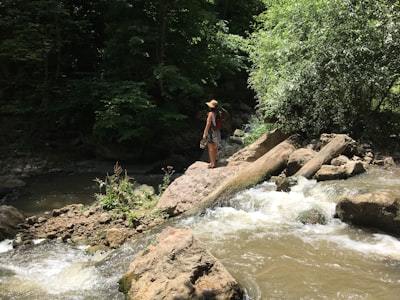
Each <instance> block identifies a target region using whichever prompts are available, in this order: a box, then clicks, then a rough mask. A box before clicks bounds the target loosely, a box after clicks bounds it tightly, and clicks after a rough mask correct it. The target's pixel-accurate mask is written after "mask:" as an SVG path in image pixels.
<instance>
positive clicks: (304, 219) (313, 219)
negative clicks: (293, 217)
mask: <svg viewBox="0 0 400 300" xmlns="http://www.w3.org/2000/svg"><path fill="white" fill-rule="evenodd" d="M297 219H298V220H299V221H300V222H301V223H303V224H321V225H326V217H325V215H324V214H323V213H322V212H320V211H319V210H317V209H315V208H312V209H309V210H305V211H303V212H301V213H300V214H299V216H298V217H297Z"/></svg>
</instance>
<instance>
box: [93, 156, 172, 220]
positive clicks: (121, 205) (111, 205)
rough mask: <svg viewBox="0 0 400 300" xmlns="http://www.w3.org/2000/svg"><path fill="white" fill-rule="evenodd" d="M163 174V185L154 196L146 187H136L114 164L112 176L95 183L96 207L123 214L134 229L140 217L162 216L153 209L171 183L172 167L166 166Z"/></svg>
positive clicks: (96, 180) (131, 179)
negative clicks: (97, 191)
mask: <svg viewBox="0 0 400 300" xmlns="http://www.w3.org/2000/svg"><path fill="white" fill-rule="evenodd" d="M163 171H164V172H165V175H164V178H163V183H162V184H161V185H160V186H159V193H158V195H156V194H155V193H154V191H153V190H152V189H150V188H149V187H148V186H145V185H144V186H138V185H137V183H136V182H135V181H134V179H133V178H132V177H129V176H128V174H127V172H126V170H125V171H124V170H123V169H122V167H121V166H120V165H119V164H118V163H116V164H115V166H114V174H112V175H108V174H107V176H106V179H105V180H101V179H99V178H96V179H95V182H96V183H97V184H98V185H99V188H100V190H102V192H101V193H96V194H95V198H96V201H97V203H98V205H99V206H100V207H101V208H102V209H104V210H107V211H111V210H112V211H115V212H124V213H126V214H127V220H128V222H129V225H130V226H132V227H134V226H136V224H138V222H139V221H138V219H139V218H140V217H141V216H144V215H146V216H148V217H149V216H163V217H166V215H164V214H163V213H161V212H160V211H158V210H157V209H156V208H155V207H156V205H157V203H158V200H159V197H160V196H161V195H162V193H163V192H164V191H165V189H166V188H167V187H168V185H169V184H170V183H171V176H172V175H173V174H174V172H175V171H174V170H173V167H171V166H168V167H167V168H166V169H164V168H163Z"/></svg>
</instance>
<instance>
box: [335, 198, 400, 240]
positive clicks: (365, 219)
mask: <svg viewBox="0 0 400 300" xmlns="http://www.w3.org/2000/svg"><path fill="white" fill-rule="evenodd" d="M336 215H337V216H338V217H339V218H340V219H341V220H342V221H343V222H346V223H351V224H354V225H359V226H363V227H370V228H377V229H380V230H382V231H385V232H387V233H391V234H394V235H396V236H400V198H399V197H396V196H394V195H392V194H390V193H388V192H379V193H368V194H361V195H352V196H344V197H342V198H340V199H339V202H338V203H337V205H336Z"/></svg>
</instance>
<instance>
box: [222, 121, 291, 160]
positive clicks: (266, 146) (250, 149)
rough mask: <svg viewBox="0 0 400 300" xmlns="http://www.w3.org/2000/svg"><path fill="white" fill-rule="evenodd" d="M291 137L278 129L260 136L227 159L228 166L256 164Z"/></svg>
mask: <svg viewBox="0 0 400 300" xmlns="http://www.w3.org/2000/svg"><path fill="white" fill-rule="evenodd" d="M288 136H289V135H287V134H285V133H283V132H282V131H280V130H278V129H274V130H272V131H270V132H268V133H265V134H263V135H262V136H260V137H259V138H258V139H257V140H256V141H255V142H254V143H252V144H251V145H249V146H247V147H245V148H243V149H241V150H239V151H237V152H236V153H235V154H233V155H232V156H231V157H229V158H228V159H227V161H228V165H235V164H238V163H241V162H254V161H256V160H257V159H259V158H260V157H261V156H263V155H264V154H265V153H267V152H268V151H269V150H271V149H272V148H274V147H275V146H276V145H278V144H279V143H280V142H282V141H283V140H285V139H286V138H287V137H288Z"/></svg>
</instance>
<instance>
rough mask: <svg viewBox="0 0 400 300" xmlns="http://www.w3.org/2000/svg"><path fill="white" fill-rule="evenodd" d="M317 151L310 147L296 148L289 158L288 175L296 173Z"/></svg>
mask: <svg viewBox="0 0 400 300" xmlns="http://www.w3.org/2000/svg"><path fill="white" fill-rule="evenodd" d="M315 154H316V152H315V151H314V150H312V149H310V148H300V149H297V150H295V151H294V152H293V153H292V154H291V155H290V156H289V160H288V164H287V167H286V175H287V176H292V175H293V174H295V173H296V172H297V171H298V170H300V168H301V167H302V166H304V164H305V163H306V162H308V161H309V160H310V159H312V158H313V157H314V156H315Z"/></svg>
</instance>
